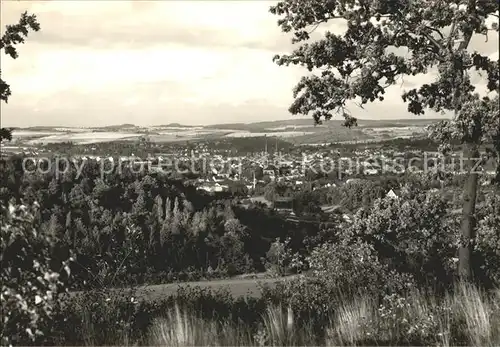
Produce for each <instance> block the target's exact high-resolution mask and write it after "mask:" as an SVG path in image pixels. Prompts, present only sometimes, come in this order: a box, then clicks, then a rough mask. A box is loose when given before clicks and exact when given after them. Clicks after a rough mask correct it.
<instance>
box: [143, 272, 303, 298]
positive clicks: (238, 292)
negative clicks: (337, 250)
mask: <svg viewBox="0 0 500 347" xmlns="http://www.w3.org/2000/svg"><path fill="white" fill-rule="evenodd" d="M295 277H296V276H287V277H281V278H250V279H246V278H234V279H228V280H214V281H197V282H183V283H169V284H157V285H148V286H141V287H139V288H138V291H137V292H138V294H139V295H140V296H141V297H143V298H145V299H146V300H151V301H155V300H159V299H162V298H165V297H167V296H170V295H174V294H175V293H176V292H177V290H178V289H179V288H182V287H199V288H208V289H212V290H217V289H221V288H227V289H228V290H229V292H230V293H231V294H232V295H233V296H234V297H242V296H248V297H254V298H257V297H260V290H259V284H265V285H271V286H272V285H273V284H276V283H278V282H282V281H285V280H290V279H293V278H295Z"/></svg>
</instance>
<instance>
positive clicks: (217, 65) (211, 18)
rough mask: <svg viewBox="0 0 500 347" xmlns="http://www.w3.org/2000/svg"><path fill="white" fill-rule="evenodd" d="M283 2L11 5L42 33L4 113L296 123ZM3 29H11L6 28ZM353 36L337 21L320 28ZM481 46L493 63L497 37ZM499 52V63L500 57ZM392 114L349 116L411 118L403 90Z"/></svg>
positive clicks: (6, 10)
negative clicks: (277, 7)
mask: <svg viewBox="0 0 500 347" xmlns="http://www.w3.org/2000/svg"><path fill="white" fill-rule="evenodd" d="M273 3H275V1H231V2H230V1H204V2H203V1H85V0H80V1H78V0H74V1H25V0H23V1H8V2H3V3H2V11H1V13H0V15H1V23H2V24H4V23H15V22H17V20H18V19H19V15H20V13H21V12H23V11H24V10H28V11H29V12H30V13H35V14H36V15H37V17H38V19H39V21H40V23H41V26H42V30H41V31H40V32H38V33H33V34H30V36H29V38H28V39H27V42H26V44H25V45H22V46H19V54H20V57H19V58H18V59H16V60H12V59H8V58H6V57H2V77H3V78H5V79H6V80H7V82H8V83H10V84H11V89H12V93H13V95H12V97H11V98H10V100H9V104H8V105H2V106H1V108H2V109H1V111H2V124H5V125H7V126H16V125H23V126H24V125H33V124H60V125H80V126H92V125H95V124H111V123H115V124H116V123H137V124H144V125H145V124H160V123H169V122H179V123H189V124H207V123H214V122H247V121H260V120H273V119H284V118H289V117H291V115H289V114H288V112H287V109H288V106H289V105H290V103H291V102H292V92H291V91H292V88H293V87H294V86H295V84H296V83H297V82H298V80H299V79H300V77H301V76H302V75H305V74H307V73H308V72H307V70H305V69H301V68H299V67H292V66H291V67H288V68H286V67H278V66H277V65H275V64H274V63H273V62H272V57H273V56H274V55H275V54H276V53H284V52H291V50H292V49H293V46H292V45H291V43H290V36H288V35H285V34H284V33H282V32H281V31H280V28H279V27H278V26H277V23H276V22H277V17H275V16H273V15H271V14H270V13H269V11H268V9H269V6H270V5H272V4H273ZM2 30H3V28H2ZM326 30H330V31H333V32H335V33H339V32H341V31H342V30H345V25H344V24H343V23H342V22H340V21H334V22H332V23H331V24H330V23H328V24H327V25H323V26H322V27H320V28H318V31H317V33H316V34H314V35H315V36H314V37H320V36H321V34H322V33H324V31H326ZM492 36H493V35H490V38H489V42H487V43H485V42H484V37H481V38H479V39H474V40H473V42H472V43H471V46H474V47H477V48H476V49H480V50H481V51H482V52H483V51H484V52H486V53H485V54H493V53H495V52H497V47H498V37H492ZM497 54H498V53H497ZM427 78H428V76H419V77H412V78H405V83H404V84H403V85H402V86H394V87H391V88H389V89H388V91H387V94H386V100H385V102H384V103H383V104H377V105H373V106H368V107H367V108H366V110H360V109H357V108H356V107H355V106H353V107H351V110H352V111H353V113H355V114H356V115H359V116H360V117H371V118H384V117H391V118H394V117H396V118H397V117H409V116H410V115H409V114H408V113H407V112H406V106H405V105H404V104H403V103H402V100H401V96H400V95H401V93H402V89H401V88H410V87H412V86H417V85H419V84H422V83H425V81H426V79H427Z"/></svg>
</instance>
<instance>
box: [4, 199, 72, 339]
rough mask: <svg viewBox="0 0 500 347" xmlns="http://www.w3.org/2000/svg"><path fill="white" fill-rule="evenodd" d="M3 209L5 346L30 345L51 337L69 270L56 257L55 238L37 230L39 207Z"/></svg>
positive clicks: (10, 207)
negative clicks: (35, 224) (55, 309)
mask: <svg viewBox="0 0 500 347" xmlns="http://www.w3.org/2000/svg"><path fill="white" fill-rule="evenodd" d="M0 209H1V211H0V213H1V217H2V225H1V229H0V230H1V250H0V263H1V282H2V292H1V301H2V328H1V338H2V344H5V345H9V344H27V343H30V342H35V341H37V340H38V339H39V338H40V337H42V336H43V335H47V334H48V333H49V331H47V329H46V328H47V327H48V326H49V324H47V323H48V321H50V319H51V316H52V314H53V308H54V304H55V302H56V300H57V295H58V294H59V293H60V291H62V290H63V289H64V280H65V278H64V276H66V277H67V275H69V267H68V262H67V261H65V262H58V261H56V259H55V258H54V257H53V250H54V247H55V242H54V240H53V238H52V235H50V234H47V233H44V232H43V230H39V231H37V230H36V229H35V226H34V222H33V220H34V214H36V213H37V205H36V204H35V205H34V206H33V207H27V206H24V205H17V206H14V205H12V204H11V205H9V206H8V207H7V208H6V207H5V206H3V205H2V206H0ZM61 270H62V271H63V276H61V274H60V272H61ZM64 270H65V271H66V273H64Z"/></svg>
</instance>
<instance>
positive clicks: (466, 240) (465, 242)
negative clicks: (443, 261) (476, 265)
mask: <svg viewBox="0 0 500 347" xmlns="http://www.w3.org/2000/svg"><path fill="white" fill-rule="evenodd" d="M476 158H479V151H478V150H477V148H476V147H475V146H472V145H466V148H465V160H466V165H467V166H466V169H467V171H468V177H467V180H466V182H465V185H464V192H463V208H462V223H461V237H462V240H461V243H460V248H459V250H458V273H459V276H460V279H461V280H463V281H471V280H472V277H473V269H472V251H473V242H474V239H475V212H476V197H477V186H478V173H477V170H473V168H474V165H475V163H476V160H477V159H476Z"/></svg>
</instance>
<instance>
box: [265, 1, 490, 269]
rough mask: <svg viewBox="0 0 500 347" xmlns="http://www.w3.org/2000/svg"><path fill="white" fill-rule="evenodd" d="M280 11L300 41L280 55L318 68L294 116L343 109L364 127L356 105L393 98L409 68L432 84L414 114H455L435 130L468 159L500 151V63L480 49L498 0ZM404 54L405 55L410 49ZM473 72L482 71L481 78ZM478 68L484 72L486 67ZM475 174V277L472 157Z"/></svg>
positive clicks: (415, 98) (464, 262)
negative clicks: (322, 28) (476, 41)
mask: <svg viewBox="0 0 500 347" xmlns="http://www.w3.org/2000/svg"><path fill="white" fill-rule="evenodd" d="M270 11H271V13H273V14H275V15H277V16H279V17H280V19H279V20H278V25H279V27H280V28H281V29H282V31H284V32H286V33H288V32H292V33H293V39H292V42H293V43H294V44H298V47H297V48H296V49H295V50H294V51H293V52H292V53H291V54H288V55H281V56H280V55H277V56H275V58H274V61H275V62H276V63H277V64H278V65H289V64H294V65H301V66H305V67H307V68H308V70H309V71H311V72H313V71H314V72H313V73H312V74H311V75H309V76H306V77H302V79H301V80H300V82H299V83H298V85H297V86H296V87H295V89H294V91H293V95H294V98H295V100H294V102H293V103H292V105H291V106H290V108H289V111H290V112H291V113H292V114H306V115H307V114H310V113H311V112H312V116H313V118H314V119H315V120H316V121H317V122H321V120H322V119H330V118H331V117H332V115H333V114H334V113H337V114H341V115H343V116H344V118H345V125H346V126H349V127H350V126H354V125H356V124H357V122H356V119H355V118H354V117H352V116H351V115H350V113H349V112H348V110H347V108H346V106H347V103H348V101H352V102H358V103H359V105H360V106H361V107H362V106H363V105H364V104H367V103H369V102H374V101H376V100H379V101H383V100H384V96H383V95H384V93H385V90H386V89H387V88H388V87H390V86H392V85H395V84H396V83H398V79H400V78H402V77H404V76H405V75H406V76H408V75H412V76H416V75H425V74H428V73H429V72H430V74H429V75H428V78H429V80H432V81H430V82H429V83H426V84H424V85H422V86H421V87H418V88H413V89H411V90H407V91H404V93H403V94H402V98H403V101H404V102H406V103H407V104H408V111H409V112H411V113H413V114H417V115H419V114H423V113H424V111H425V110H426V109H430V110H434V111H436V112H444V111H450V112H453V113H454V116H453V118H452V119H450V120H447V121H443V122H441V123H440V124H439V126H436V128H435V129H434V130H435V131H434V134H433V135H434V136H436V135H439V139H440V140H442V141H446V143H448V144H450V143H451V142H452V140H456V139H458V140H460V142H461V143H462V144H463V148H464V152H465V157H466V158H475V157H478V148H479V145H481V144H484V143H487V144H490V145H491V144H493V147H494V148H493V151H492V152H494V153H496V155H497V158H498V154H499V153H500V151H499V149H500V147H499V146H500V140H499V139H500V121H499V113H498V91H499V77H498V75H499V72H498V61H493V60H492V59H490V58H489V57H488V55H486V54H484V53H482V52H477V51H474V52H471V51H470V47H469V43H470V41H471V37H472V36H473V35H485V36H486V37H487V35H488V32H489V31H490V30H493V31H495V32H498V24H496V23H495V24H494V25H492V26H491V27H490V28H488V27H487V26H486V20H487V19H488V20H489V19H490V18H498V1H497V0H446V1H445V0H411V1H410V0H370V1H368V0H284V1H281V2H279V3H278V4H277V5H276V6H272V7H271V8H270ZM334 21H340V22H343V24H346V30H345V32H344V33H342V34H335V33H332V32H329V31H327V32H326V33H325V34H324V35H323V36H322V38H320V39H318V40H317V41H315V42H308V41H309V40H310V36H311V33H312V31H314V30H315V29H316V28H317V27H318V26H319V25H321V24H322V23H327V22H328V23H331V22H334ZM401 52H403V53H402V54H401ZM473 69H475V70H477V71H478V72H480V73H481V76H474V75H473V72H474V71H473ZM476 75H477V74H476ZM472 76H474V78H483V79H484V81H485V82H486V83H485V84H486V88H485V91H482V95H481V93H480V92H481V91H480V90H479V89H476V87H475V86H474V85H473V83H472V81H471V77H472ZM467 168H468V172H469V179H468V180H467V182H466V183H465V186H464V199H463V217H462V227H461V229H462V235H463V242H462V247H461V248H460V251H459V259H460V261H459V273H460V276H461V277H462V278H463V279H470V278H471V276H472V268H471V249H472V245H471V242H472V240H473V239H474V212H475V200H476V194H477V180H478V177H477V174H476V173H474V172H473V170H472V159H471V160H468V166H467Z"/></svg>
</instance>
